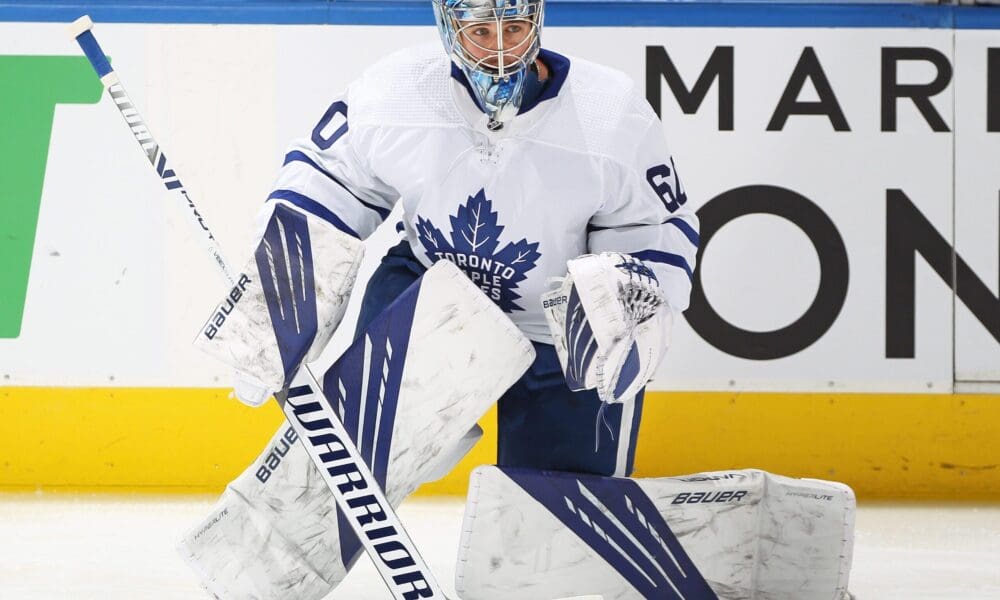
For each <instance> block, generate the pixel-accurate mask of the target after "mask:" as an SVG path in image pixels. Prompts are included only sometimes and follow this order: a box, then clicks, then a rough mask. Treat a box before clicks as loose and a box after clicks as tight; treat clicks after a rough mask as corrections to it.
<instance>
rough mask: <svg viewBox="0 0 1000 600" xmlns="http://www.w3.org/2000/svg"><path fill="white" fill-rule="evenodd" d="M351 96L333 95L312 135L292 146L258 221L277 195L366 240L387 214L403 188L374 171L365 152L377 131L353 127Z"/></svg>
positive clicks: (277, 198)
mask: <svg viewBox="0 0 1000 600" xmlns="http://www.w3.org/2000/svg"><path fill="white" fill-rule="evenodd" d="M350 101H351V94H350V91H348V93H347V94H345V95H344V96H342V97H340V98H338V99H335V100H334V102H333V103H332V104H330V106H329V108H327V110H326V112H325V113H324V114H323V116H322V117H321V118H320V119H319V121H318V122H317V123H316V125H315V126H314V127H313V129H312V132H311V133H310V135H309V136H308V137H303V138H301V139H297V140H295V141H293V142H292V144H291V145H290V146H289V147H288V149H287V151H286V153H285V157H284V160H283V164H282V167H281V169H280V170H279V171H278V177H277V180H276V181H275V184H274V188H273V189H272V191H271V193H270V194H269V195H268V197H267V200H268V202H267V204H266V205H265V207H264V209H263V210H262V211H261V212H260V214H259V215H258V225H260V224H261V223H266V222H267V219H268V218H269V216H270V213H271V212H272V210H273V208H272V206H271V205H273V204H274V201H276V200H282V201H285V202H288V203H290V204H292V205H294V206H295V207H296V208H298V209H299V210H303V211H306V212H309V213H311V214H313V215H316V216H317V217H320V218H322V219H323V220H325V221H327V222H328V223H330V224H331V225H333V226H334V227H336V228H337V229H339V230H341V231H343V232H344V233H347V234H348V235H351V236H354V237H356V238H358V239H362V240H363V239H365V238H367V237H368V236H369V235H371V233H372V232H373V231H375V228H377V227H378V226H379V224H381V223H382V221H383V220H385V218H386V217H388V216H389V213H390V212H391V211H392V207H393V205H394V204H395V202H396V200H397V199H398V198H399V193H398V192H397V191H396V190H395V189H393V188H392V187H391V186H389V185H388V184H386V183H385V182H383V181H382V180H380V179H379V178H378V176H377V175H376V174H375V173H374V172H373V171H372V169H371V167H370V164H369V161H368V160H367V156H369V152H370V150H371V138H372V137H373V136H372V134H371V133H370V132H366V131H365V130H364V129H362V128H357V127H352V126H351V120H350V113H351V107H350V104H349V103H350Z"/></svg>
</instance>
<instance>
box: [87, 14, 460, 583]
mask: <svg viewBox="0 0 1000 600" xmlns="http://www.w3.org/2000/svg"><path fill="white" fill-rule="evenodd" d="M93 28H94V22H93V21H91V20H90V17H88V16H83V17H80V18H79V19H77V20H76V21H74V22H73V24H72V25H70V34H71V35H72V36H73V38H74V39H76V41H77V42H78V43H79V44H80V48H82V49H83V53H84V54H86V55H87V58H88V59H90V64H91V65H92V66H93V67H94V70H95V71H97V75H98V76H99V77H100V78H101V83H103V84H104V87H105V88H107V90H108V92H109V93H110V94H111V98H112V99H113V100H114V101H115V105H116V106H117V107H118V110H119V112H121V114H122V117H124V118H125V122H126V123H128V126H129V128H130V129H131V130H132V135H133V136H135V141H137V142H138V143H139V145H140V146H141V147H142V150H143V152H145V154H146V158H148V159H149V164H150V165H151V166H152V167H153V168H154V169H155V170H156V172H157V174H158V175H159V176H160V178H161V179H162V180H163V185H164V186H166V188H167V191H169V192H171V193H172V194H174V197H175V198H177V199H178V200H179V201H180V202H181V203H182V204H183V207H184V209H185V212H186V213H187V215H188V217H189V220H190V221H191V223H192V224H193V225H194V226H195V227H197V228H198V230H199V232H200V235H199V237H200V238H201V240H202V242H203V244H204V245H205V248H206V249H207V250H208V252H209V253H210V254H211V255H212V257H213V258H214V259H215V262H216V264H217V265H218V266H219V269H220V270H221V272H222V274H223V276H224V277H225V278H226V280H227V281H228V282H229V285H234V284H235V282H236V280H235V279H234V277H233V271H232V270H230V268H229V266H228V265H227V263H226V260H225V258H223V255H222V249H221V248H220V247H219V243H218V242H217V241H215V237H214V236H212V232H211V231H210V230H209V229H208V225H207V224H206V223H205V220H204V219H203V218H202V216H201V214H199V213H198V209H197V208H195V205H194V202H192V201H191V198H190V197H189V196H188V194H187V191H186V190H185V189H184V185H183V184H182V183H181V181H180V179H178V177H177V174H176V173H174V171H173V170H172V169H170V168H168V167H167V158H166V157H165V156H164V155H163V152H162V151H161V150H160V146H159V144H157V143H156V140H155V139H153V134H152V133H150V132H149V128H148V127H146V123H145V122H144V121H143V120H142V116H141V115H140V114H139V111H138V110H137V109H136V108H135V105H133V104H132V101H131V100H130V99H129V97H128V94H126V93H125V88H124V87H123V86H122V84H121V81H119V80H118V75H116V74H115V71H114V69H112V68H111V63H110V62H109V61H108V59H107V57H106V56H105V54H104V51H103V50H101V46H100V45H99V44H98V43H97V39H96V38H95V37H94V34H93V32H92V31H91V30H92V29H93ZM280 396H281V398H280V403H281V405H282V409H283V410H284V412H285V418H286V419H288V422H289V423H290V424H291V425H292V428H294V429H295V433H296V434H298V437H299V440H300V441H301V442H302V444H303V445H304V447H305V448H306V451H307V452H308V454H309V456H310V458H312V460H313V463H315V465H316V467H317V469H318V470H319V472H320V474H321V475H322V476H323V480H324V481H325V482H326V485H327V487H328V488H329V489H330V492H331V493H332V494H333V497H334V499H335V500H336V501H337V505H338V506H340V508H341V510H342V511H343V513H344V515H345V516H346V517H347V520H348V521H349V522H350V524H351V528H352V529H353V530H354V533H355V534H356V535H357V536H358V539H359V540H360V541H361V544H362V546H364V548H365V551H366V552H367V553H368V556H370V557H371V559H372V562H373V563H375V568H376V569H378V572H379V575H381V576H382V579H383V580H384V581H385V584H386V586H387V587H388V588H389V591H390V592H392V597H393V598H394V599H395V600H418V599H421V598H432V599H433V598H437V599H445V600H447V597H446V596H445V595H444V592H442V591H441V586H440V585H439V584H438V582H437V580H436V579H435V578H434V575H433V573H431V570H430V568H428V566H427V564H426V563H425V562H424V559H423V558H421V556H420V553H419V552H418V551H417V547H416V545H415V544H414V543H413V540H412V539H410V536H409V534H407V533H406V530H405V529H403V524H402V523H401V522H400V520H399V517H398V516H397V515H396V511H395V510H394V509H393V507H392V505H391V504H389V501H388V499H387V498H386V497H385V492H384V491H383V490H382V487H381V486H380V485H379V484H378V480H376V479H375V477H374V476H373V475H372V472H371V469H370V468H369V467H368V465H367V464H366V463H365V461H364V458H362V456H361V453H360V452H358V449H357V447H356V446H355V444H354V442H353V441H352V440H351V437H350V434H349V433H348V432H347V429H346V428H345V427H344V424H343V423H342V422H341V421H340V419H339V418H338V417H337V414H336V412H334V410H333V408H332V407H331V405H330V402H329V400H327V398H326V397H325V395H324V394H323V391H322V387H321V386H320V385H319V383H318V382H317V381H316V378H315V377H314V376H313V374H312V372H311V371H310V370H309V367H308V366H307V365H302V367H301V368H300V369H299V370H298V373H297V374H296V375H295V378H294V380H293V381H292V383H291V385H290V386H289V389H288V391H287V392H285V393H282V394H280ZM307 425H308V427H307ZM345 454H346V456H345ZM334 463H336V464H334ZM334 468H336V469H337V470H338V471H339V472H342V473H343V472H345V470H349V471H351V474H352V475H355V474H356V476H357V477H359V478H360V480H358V481H355V480H354V479H353V478H350V479H349V481H350V485H348V484H345V481H344V476H343V475H342V476H341V479H340V480H335V479H334V477H333V475H331V474H330V472H329V471H330V470H331V469H334ZM374 516H377V518H373V517H374ZM349 558H350V557H344V559H345V561H346V560H347V559H349Z"/></svg>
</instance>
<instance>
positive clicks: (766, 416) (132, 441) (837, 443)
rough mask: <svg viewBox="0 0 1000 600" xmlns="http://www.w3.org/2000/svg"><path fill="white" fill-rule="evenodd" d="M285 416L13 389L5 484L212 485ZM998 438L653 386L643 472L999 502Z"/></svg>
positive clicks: (947, 415) (460, 479) (961, 400)
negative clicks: (727, 473)
mask: <svg viewBox="0 0 1000 600" xmlns="http://www.w3.org/2000/svg"><path fill="white" fill-rule="evenodd" d="M495 419H496V415H495V411H491V412H490V413H489V414H487V415H486V416H485V417H484V418H483V420H482V421H481V425H482V427H483V429H484V431H485V434H484V436H483V440H482V441H480V443H479V444H478V445H477V446H476V447H475V448H474V449H473V451H472V452H471V453H470V454H469V455H468V456H467V457H466V458H465V460H463V461H462V463H461V464H460V465H459V466H458V467H457V468H456V469H455V470H454V471H453V472H452V473H451V474H450V475H449V476H448V477H446V478H445V479H443V480H441V481H438V482H435V483H431V484H427V485H425V486H423V487H422V488H420V490H419V491H418V492H417V493H418V494H422V495H463V494H465V491H466V485H467V483H468V476H469V473H470V472H471V470H472V469H473V468H474V467H475V466H476V465H480V464H492V463H494V462H495V460H496V452H495V448H496V421H495ZM281 422H282V418H281V413H280V410H279V409H278V407H277V405H276V404H274V403H269V404H267V405H266V406H264V407H262V408H260V409H256V410H254V409H249V408H246V407H244V406H243V405H241V404H239V403H237V402H236V401H234V400H232V399H231V398H229V392H228V390H220V389H135V388H101V389H64V388H6V389H3V390H2V391H0V439H2V440H3V443H4V445H5V447H6V446H9V451H8V450H7V449H6V448H5V452H4V455H3V457H2V460H0V486H2V487H7V488H19V489H44V490H50V491H58V490H72V491H79V490H99V489H103V490H108V489H111V490H115V489H117V490H134V491H148V492H203V491H212V492H217V491H220V490H221V489H222V488H223V486H225V484H226V483H228V482H229V481H230V480H231V479H233V478H234V477H235V476H236V475H237V474H238V473H240V472H241V471H242V470H243V469H244V468H245V467H246V466H247V465H248V464H249V463H250V461H252V460H253V459H254V458H255V457H256V456H257V454H258V453H259V452H260V451H261V449H262V448H263V445H264V444H265V443H266V442H267V441H268V439H269V438H270V436H271V435H272V434H273V432H274V430H275V429H276V428H277V427H278V426H279V425H280V424H281ZM997 439H1000V397H998V396H988V395H971V394H958V395H952V394H936V395H930V394H925V395H920V396H910V395H893V394H768V393H665V392H652V393H650V394H649V397H648V399H647V400H646V404H645V410H644V414H643V421H642V426H641V428H640V433H639V446H638V451H637V455H636V473H635V475H636V476H637V477H658V476H667V475H680V474H687V473H697V472H700V471H710V470H725V469H740V468H749V467H754V468H760V469H765V470H768V471H771V472H774V473H781V474H784V475H789V476H793V477H814V478H821V479H833V480H837V481H842V482H844V483H847V484H849V485H850V486H851V487H852V488H854V490H855V492H856V493H857V495H858V497H860V498H863V499H873V498H897V499H898V498H914V499H917V498H920V499H939V500H957V499H962V500H995V499H997V498H1000V476H998V472H997V471H998V470H1000V467H998V466H997V465H998V464H1000V450H998V449H997V444H996V440H997Z"/></svg>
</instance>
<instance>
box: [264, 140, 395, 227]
mask: <svg viewBox="0 0 1000 600" xmlns="http://www.w3.org/2000/svg"><path fill="white" fill-rule="evenodd" d="M290 162H301V163H305V164H307V165H309V166H310V167H312V168H314V169H316V170H317V171H319V172H320V173H322V174H323V175H326V176H327V178H328V179H329V180H330V181H332V182H334V183H336V184H337V185H339V186H340V187H342V188H344V191H345V192H347V193H348V194H350V195H351V196H352V197H353V198H354V199H355V200H357V201H358V202H360V203H361V204H363V205H365V207H366V208H370V209H372V210H374V211H375V212H377V213H378V216H379V217H381V218H382V220H383V221H384V220H386V218H388V216H389V213H390V212H392V211H391V210H389V209H388V208H382V207H381V206H376V205H374V204H371V203H370V202H365V201H364V200H362V199H361V198H358V196H357V195H356V194H355V193H354V192H352V191H351V190H349V189H347V186H346V185H344V184H343V183H341V181H340V180H339V179H337V178H336V177H334V176H333V174H332V173H330V172H329V171H327V170H326V169H324V168H323V167H321V166H319V165H318V164H316V162H315V161H314V160H313V159H311V158H309V156H308V155H306V154H305V153H304V152H299V151H298V150H293V151H291V152H289V153H288V154H286V155H285V162H284V164H283V165H282V166H284V165H287V164H288V163H290Z"/></svg>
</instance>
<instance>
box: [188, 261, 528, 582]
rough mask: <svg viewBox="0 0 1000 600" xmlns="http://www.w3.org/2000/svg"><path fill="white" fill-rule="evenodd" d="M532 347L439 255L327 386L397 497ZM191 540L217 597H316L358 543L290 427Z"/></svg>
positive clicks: (429, 470)
mask: <svg viewBox="0 0 1000 600" xmlns="http://www.w3.org/2000/svg"><path fill="white" fill-rule="evenodd" d="M483 340H489V343H488V344H484V343H482V341H483ZM533 359H534V350H533V348H532V345H531V343H530V342H529V341H528V339H527V338H525V337H524V335H523V334H522V333H521V332H520V331H519V330H518V329H517V327H516V326H515V325H514V324H513V323H512V322H511V321H510V320H509V319H508V318H507V317H506V316H505V315H504V314H503V312H502V311H501V310H500V309H499V308H498V307H497V306H496V305H495V304H493V303H492V302H491V301H490V300H489V299H488V298H486V296H484V295H483V294H482V292H480V291H479V290H478V289H476V287H475V286H474V285H473V284H472V283H471V282H470V281H469V279H468V278H467V277H466V276H465V275H464V274H462V272H461V271H459V270H458V268H456V267H455V266H454V265H452V264H451V263H449V262H446V261H441V262H439V263H437V264H436V265H435V266H434V267H432V268H431V269H430V270H429V271H427V273H425V274H424V275H423V276H422V277H421V278H420V279H419V280H418V281H417V282H416V283H414V284H412V285H411V286H410V287H409V288H407V290H406V291H405V292H403V294H402V295H401V296H399V297H398V298H397V299H396V300H395V301H394V302H393V303H392V304H391V305H390V306H389V307H388V308H387V309H386V310H385V311H383V312H382V313H381V314H380V315H379V316H378V317H376V318H375V320H374V321H372V323H371V324H370V325H369V326H368V328H367V329H366V330H365V331H364V332H363V334H362V335H361V336H359V337H358V339H357V340H355V342H354V343H353V344H352V345H351V347H350V348H349V349H348V350H347V351H346V352H345V353H344V354H343V355H342V356H341V357H340V358H339V359H338V360H337V361H336V362H335V363H334V364H333V365H332V366H331V367H330V369H329V370H328V371H327V372H326V373H325V375H324V376H323V378H322V379H323V389H324V392H325V394H326V395H327V397H329V398H330V399H331V404H333V406H334V410H335V411H336V412H337V415H338V416H339V417H340V419H341V420H342V421H343V423H344V425H345V427H346V429H347V430H348V432H349V434H350V435H351V438H352V440H353V441H354V443H355V444H356V445H357V448H358V450H359V451H360V452H361V454H362V456H363V457H364V459H365V462H366V463H367V464H368V466H369V467H370V469H371V471H372V473H373V474H374V476H375V478H376V479H377V480H378V483H379V484H380V485H381V486H382V488H383V489H384V490H385V495H386V498H387V499H388V501H389V503H390V504H392V506H394V507H395V506H398V505H399V504H400V503H401V502H402V500H403V499H404V498H405V497H406V496H407V495H409V494H410V493H411V492H413V490H415V489H416V488H417V486H418V485H419V484H420V483H421V482H423V481H426V480H428V479H431V478H433V477H434V474H435V473H436V472H438V471H440V470H442V469H441V466H442V465H441V462H442V461H448V460H450V459H451V458H452V456H453V455H452V452H451V451H452V449H453V448H454V447H455V446H457V445H460V444H461V440H462V439H463V436H465V435H466V434H467V433H468V432H469V431H470V429H472V428H473V427H474V425H475V424H476V421H477V420H478V419H479V418H480V417H481V416H482V415H483V414H484V413H485V412H486V410H487V409H488V408H489V407H490V406H491V405H492V404H493V403H494V402H495V401H496V399H497V398H498V397H500V395H501V394H502V393H503V392H504V391H505V390H506V389H507V388H508V387H509V386H510V385H512V384H513V383H514V381H516V380H517V379H518V378H519V377H520V376H521V375H522V373H523V372H524V371H525V370H526V369H527V367H528V365H529V364H531V362H532V360H533ZM355 508H356V509H357V510H358V511H361V512H360V513H359V514H361V515H362V516H361V520H363V521H368V522H371V523H374V522H377V521H380V520H381V519H380V513H379V512H378V511H372V509H371V507H370V505H366V504H359V505H357V506H356V507H355ZM364 511H368V512H369V514H367V515H365V514H364ZM180 552H181V554H182V556H183V557H184V558H185V559H186V560H187V561H188V563H189V564H190V565H191V566H192V567H193V568H194V570H195V571H196V572H197V573H198V575H199V577H200V578H201V580H202V583H203V585H204V586H205V587H206V588H207V589H208V590H209V591H210V592H212V593H213V594H215V595H216V596H217V597H219V598H233V599H236V598H240V599H243V598H254V599H269V598H274V599H279V598H280V599H287V598H297V599H301V600H308V599H318V598H322V597H323V596H325V595H326V594H327V593H329V592H330V590H331V589H333V588H334V587H335V586H336V585H337V584H338V583H339V582H340V581H341V580H342V579H343V578H344V576H346V574H347V572H348V571H349V570H350V568H351V566H352V565H353V564H354V561H355V560H356V559H357V558H358V556H359V555H360V553H361V545H360V542H359V541H358V539H357V537H355V536H354V534H353V532H352V531H351V529H350V527H349V526H348V524H347V522H346V521H345V517H344V515H343V514H342V513H341V512H340V510H339V509H338V508H337V506H336V504H335V503H334V500H333V497H332V496H331V494H330V492H329V491H328V489H327V487H326V485H325V484H324V482H323V480H322V479H321V477H320V474H319V471H318V470H317V469H316V467H315V466H314V465H313V463H312V461H311V460H310V459H309V457H308V456H307V454H306V452H305V451H304V449H303V447H302V444H300V443H296V439H295V434H294V432H293V431H291V430H290V428H288V427H287V426H286V427H283V428H282V429H281V430H279V432H278V433H277V434H276V435H275V436H274V438H273V439H272V440H271V443H270V444H269V445H268V447H267V449H265V451H264V452H263V453H262V454H261V456H260V457H259V458H258V459H257V460H256V461H255V462H254V463H253V464H252V465H251V466H250V467H249V468H247V469H246V471H244V472H243V474H241V475H240V476H239V477H238V478H237V479H236V480H234V481H233V482H232V483H230V484H229V486H228V487H227V488H226V490H225V492H223V495H222V497H221V498H220V500H219V502H218V503H217V504H216V506H215V508H214V509H213V510H212V512H211V514H209V515H208V517H206V518H205V520H204V521H203V522H202V523H201V524H199V525H198V526H197V527H195V528H194V529H193V530H192V531H191V532H190V533H189V534H188V535H187V536H186V537H185V538H184V539H183V541H182V542H181V544H180ZM390 558H391V557H390Z"/></svg>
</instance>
